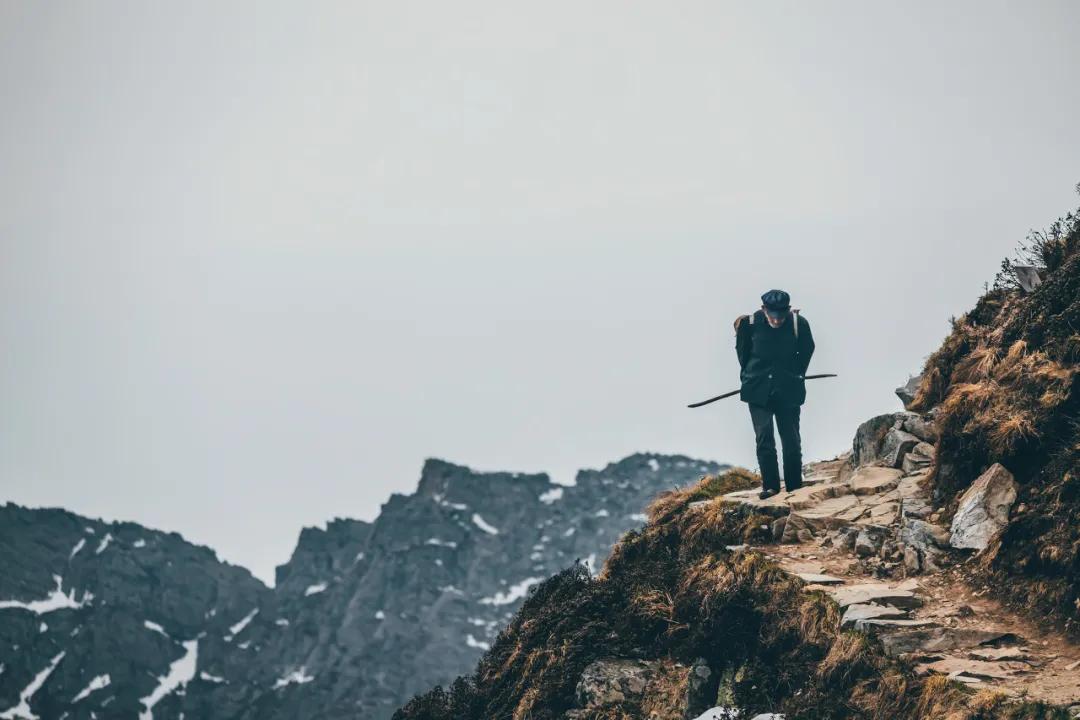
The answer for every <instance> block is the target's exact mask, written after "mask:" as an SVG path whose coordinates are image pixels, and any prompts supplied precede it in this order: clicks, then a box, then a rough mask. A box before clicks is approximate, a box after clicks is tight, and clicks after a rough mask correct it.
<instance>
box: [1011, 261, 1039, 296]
mask: <svg viewBox="0 0 1080 720" xmlns="http://www.w3.org/2000/svg"><path fill="white" fill-rule="evenodd" d="M1012 269H1013V275H1015V276H1016V282H1017V284H1019V285H1020V289H1021V290H1023V291H1024V292H1026V293H1029V292H1032V291H1033V290H1034V289H1035V288H1037V287H1039V286H1040V285H1042V281H1043V274H1044V273H1045V272H1046V268H1040V267H1036V266H1034V265H1013V266H1012Z"/></svg>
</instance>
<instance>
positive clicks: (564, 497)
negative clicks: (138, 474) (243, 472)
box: [0, 454, 726, 720]
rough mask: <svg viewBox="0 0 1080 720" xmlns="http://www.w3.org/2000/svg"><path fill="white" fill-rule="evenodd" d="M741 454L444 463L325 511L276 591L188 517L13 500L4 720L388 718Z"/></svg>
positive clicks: (2, 532)
mask: <svg viewBox="0 0 1080 720" xmlns="http://www.w3.org/2000/svg"><path fill="white" fill-rule="evenodd" d="M724 467H726V466H720V465H717V464H715V463H709V462H702V461H696V460H691V459H690V458H686V457H681V456H661V455H653V454H638V455H633V456H630V457H628V458H626V459H624V460H622V461H620V462H617V463H613V464H611V465H608V466H607V467H605V468H604V469H603V470H585V471H582V472H580V473H579V474H578V477H577V484H576V485H575V486H571V487H563V486H558V485H555V484H553V483H552V482H551V481H550V479H549V478H548V476H547V475H543V474H535V475H531V474H518V473H476V472H473V471H471V470H469V469H468V468H465V467H462V466H458V465H453V464H450V463H447V462H443V461H440V460H429V461H428V462H427V463H426V464H425V466H424V468H423V472H422V474H421V479H420V483H419V487H418V489H417V491H416V493H414V494H412V495H408V496H405V495H393V496H392V497H391V498H390V500H389V501H388V502H387V503H386V504H385V505H384V506H383V508H382V512H381V514H380V515H379V517H378V518H377V519H376V520H375V521H374V522H373V523H367V522H361V521H356V520H345V519H336V520H333V521H331V522H330V523H328V524H327V526H326V529H325V530H322V529H317V528H305V529H304V530H303V532H302V533H301V534H300V539H299V542H298V543H297V547H296V549H295V551H294V553H293V556H292V558H291V559H290V560H289V562H287V563H286V564H284V565H282V566H280V567H279V568H278V570H277V578H276V580H277V582H276V587H275V588H274V589H268V588H266V587H265V586H264V585H263V584H262V583H260V582H259V581H258V580H257V579H255V578H254V577H252V576H251V574H250V573H249V572H248V571H246V570H244V569H242V568H238V567H234V566H230V565H228V564H226V563H222V562H220V561H219V560H218V559H217V557H216V556H215V555H214V553H213V552H212V551H211V550H209V549H207V548H203V547H198V546H194V545H192V544H190V543H188V542H186V541H184V540H183V538H181V537H180V536H179V535H177V534H175V533H161V532H156V531H153V530H148V529H146V528H143V527H141V526H139V525H135V524H133V523H104V522H101V521H98V520H90V519H87V518H83V517H80V516H77V515H74V514H72V513H69V512H66V511H63V510H56V509H47V510H34V509H27V508H22V507H19V506H16V505H11V504H8V505H4V506H0V570H2V572H0V718H20V717H33V716H37V717H41V718H65V719H68V720H77V719H81V718H106V717H109V718H140V719H143V718H156V719H157V720H162V719H165V718H179V717H181V715H182V714H183V715H184V716H186V717H188V718H194V717H197V718H205V719H208V720H214V719H215V718H259V719H260V720H262V719H272V718H296V717H311V716H315V715H318V716H319V717H324V718H346V717H347V718H384V717H389V715H390V714H391V713H392V712H393V710H394V709H395V708H396V707H398V706H399V705H401V704H402V703H403V702H404V701H405V700H407V699H408V698H409V697H411V696H412V695H413V694H415V693H417V692H419V691H422V690H424V689H426V688H428V687H431V686H432V685H434V684H436V683H445V682H447V681H448V680H450V679H452V678H453V677H455V676H456V675H458V674H460V673H462V672H464V671H466V670H467V669H469V668H470V667H472V666H473V665H474V664H475V663H476V660H477V659H478V658H479V656H480V655H481V653H482V652H483V651H484V650H486V649H487V648H488V647H489V646H490V644H491V642H492V640H493V639H494V637H495V636H496V635H497V634H498V631H499V630H500V629H501V627H502V626H503V625H504V624H505V623H506V620H507V619H508V618H510V617H512V616H513V614H514V612H515V611H516V610H517V608H518V607H519V606H520V604H521V602H522V600H523V598H525V597H526V596H527V594H528V592H529V589H530V588H531V587H533V586H534V585H536V584H537V583H539V582H541V581H542V580H544V579H545V578H547V577H549V576H550V575H552V574H553V573H555V572H558V571H559V570H561V569H563V568H566V567H568V566H570V565H572V564H573V563H574V562H575V561H576V560H580V561H582V562H583V563H587V564H588V566H589V567H592V568H595V567H597V566H598V565H599V564H602V562H603V560H604V558H605V557H606V556H607V553H608V551H609V550H610V548H611V546H612V544H613V543H614V542H615V540H617V539H618V537H619V536H620V535H621V534H622V533H623V532H624V531H626V530H627V529H629V528H632V527H637V526H640V525H641V524H642V523H643V521H644V516H643V515H642V514H641V513H642V510H643V508H644V506H645V505H646V503H647V502H648V501H649V499H651V498H652V497H653V496H654V495H655V494H656V493H657V492H658V491H660V490H664V489H669V488H670V486H671V484H672V483H676V484H680V485H681V484H688V483H691V482H693V481H695V480H697V479H698V478H699V477H700V476H701V475H702V474H705V473H715V472H717V471H719V470H721V469H723V468H724Z"/></svg>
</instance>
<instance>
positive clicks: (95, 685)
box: [71, 674, 112, 703]
mask: <svg viewBox="0 0 1080 720" xmlns="http://www.w3.org/2000/svg"><path fill="white" fill-rule="evenodd" d="M110 682H112V680H111V679H110V678H109V676H108V674H105V675H98V676H97V677H96V678H94V679H93V680H91V681H90V684H89V685H87V686H86V687H84V688H83V689H82V690H80V691H79V694H78V695H76V696H75V697H74V698H72V699H71V702H72V703H77V702H79V701H80V700H82V699H84V698H87V697H89V696H90V693H92V692H95V691H97V690H100V689H102V688H107V687H109V683H110Z"/></svg>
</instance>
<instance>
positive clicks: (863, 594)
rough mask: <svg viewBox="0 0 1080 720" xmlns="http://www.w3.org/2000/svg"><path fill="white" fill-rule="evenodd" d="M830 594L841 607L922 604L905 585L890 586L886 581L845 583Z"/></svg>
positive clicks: (908, 607)
mask: <svg viewBox="0 0 1080 720" xmlns="http://www.w3.org/2000/svg"><path fill="white" fill-rule="evenodd" d="M830 594H831V595H832V597H833V600H835V601H836V604H837V605H839V606H840V607H841V608H847V607H848V606H850V605H868V604H870V603H876V604H878V605H892V606H894V607H898V608H904V609H911V608H917V607H919V606H920V605H922V600H920V599H919V598H917V597H916V596H915V593H914V592H912V591H911V590H908V589H906V588H904V587H890V586H888V585H886V584H885V583H861V584H857V585H844V586H843V587H839V588H836V589H835V590H831V591H830Z"/></svg>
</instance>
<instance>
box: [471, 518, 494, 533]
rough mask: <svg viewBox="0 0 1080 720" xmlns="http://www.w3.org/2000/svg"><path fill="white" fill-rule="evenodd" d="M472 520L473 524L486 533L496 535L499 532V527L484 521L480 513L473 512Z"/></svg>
mask: <svg viewBox="0 0 1080 720" xmlns="http://www.w3.org/2000/svg"><path fill="white" fill-rule="evenodd" d="M472 521H473V525H475V526H476V527H478V528H480V529H481V530H483V531H484V532H486V533H487V534H488V535H498V534H499V528H497V527H494V526H493V525H489V524H488V523H486V522H484V518H482V517H480V513H473V516H472Z"/></svg>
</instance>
